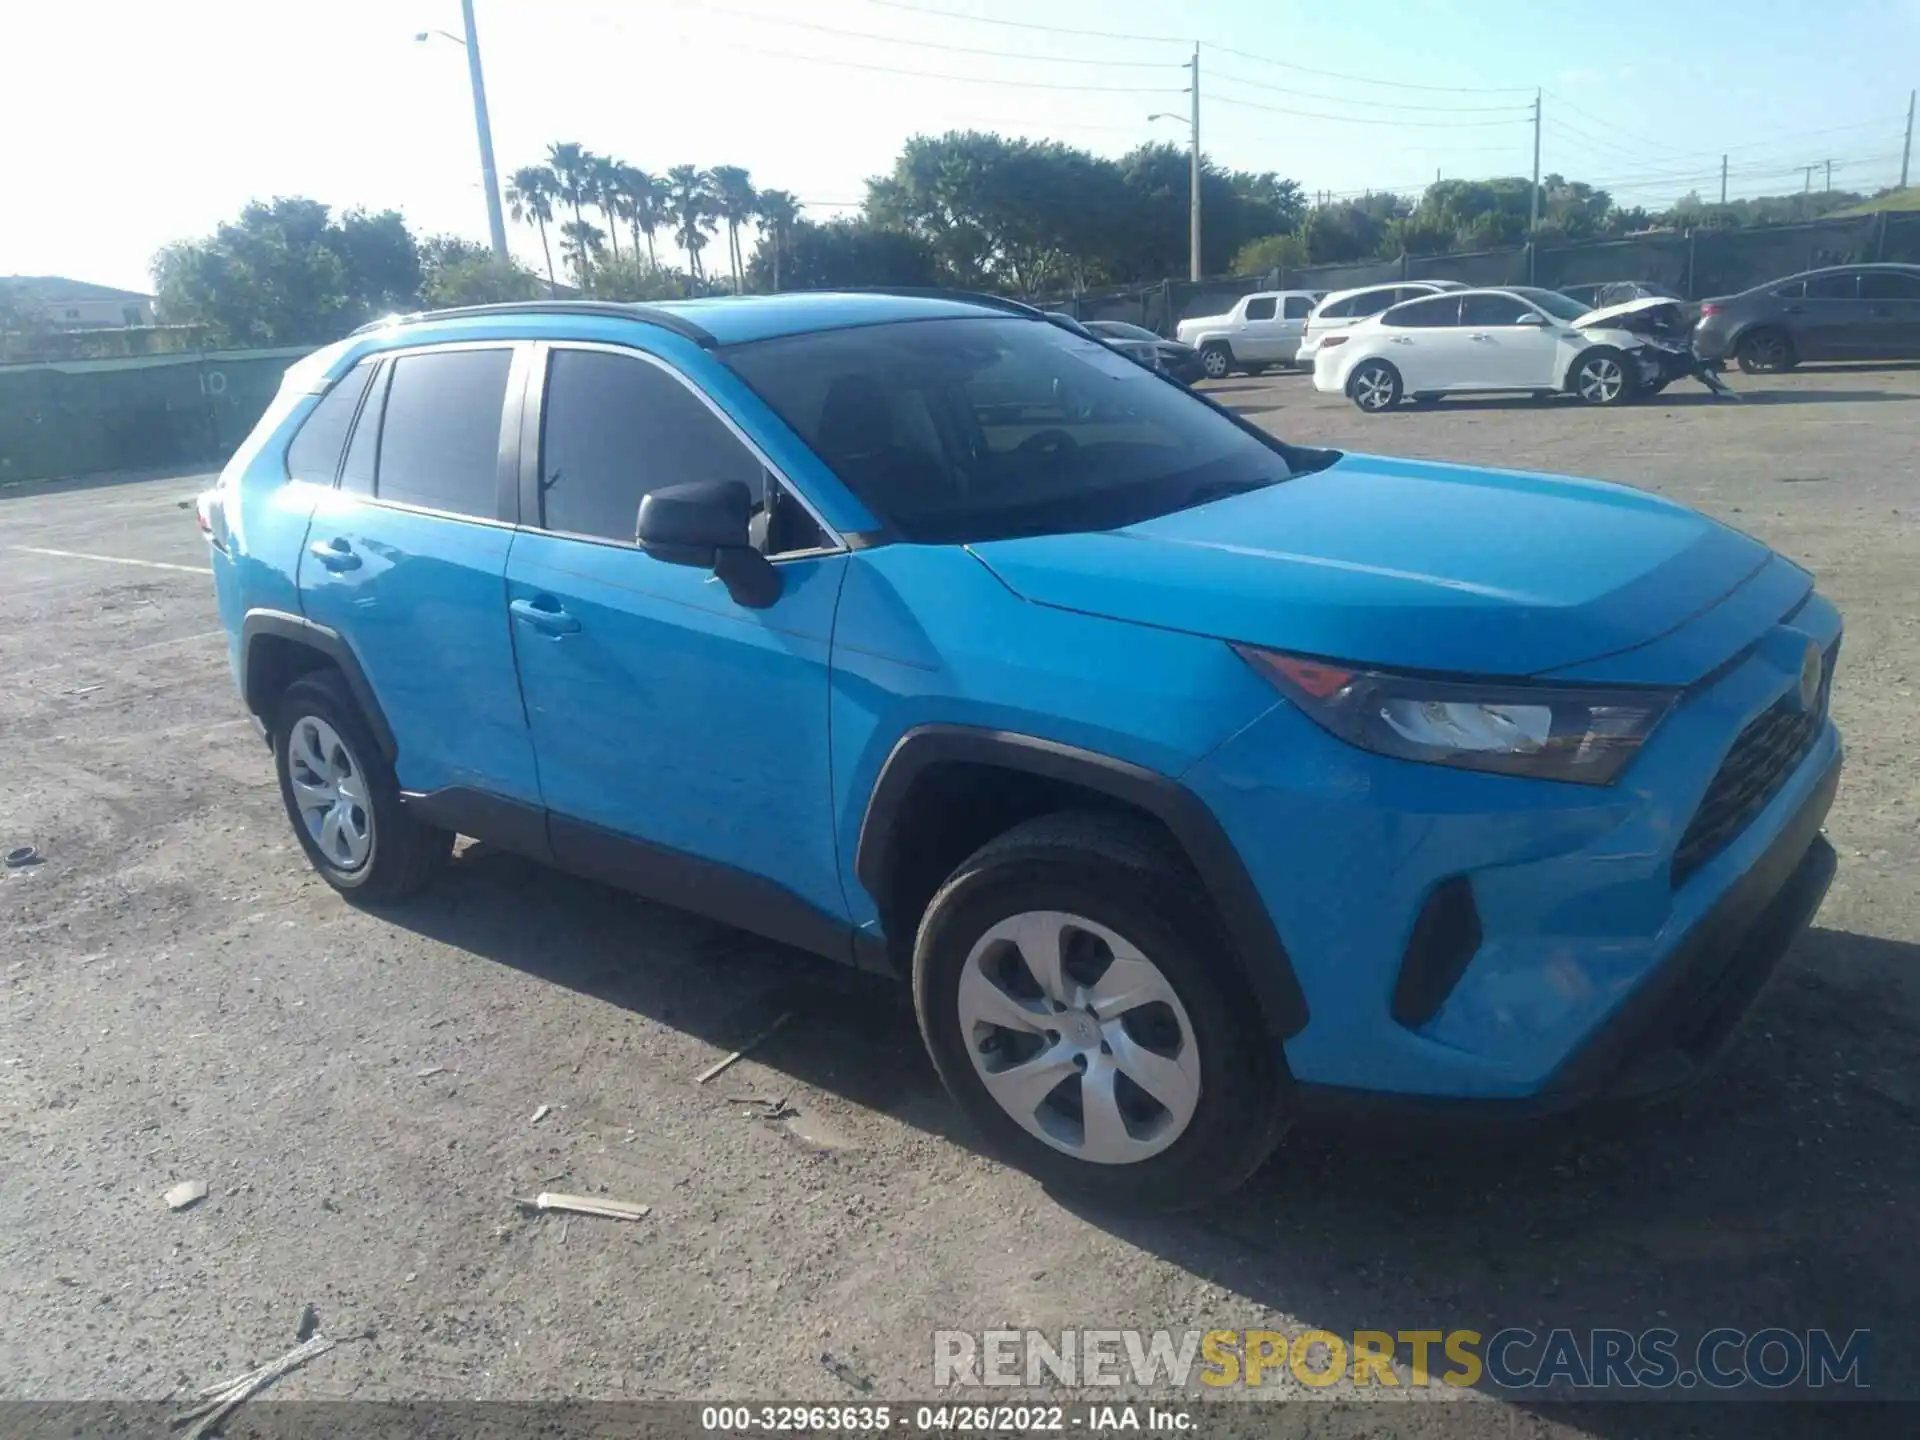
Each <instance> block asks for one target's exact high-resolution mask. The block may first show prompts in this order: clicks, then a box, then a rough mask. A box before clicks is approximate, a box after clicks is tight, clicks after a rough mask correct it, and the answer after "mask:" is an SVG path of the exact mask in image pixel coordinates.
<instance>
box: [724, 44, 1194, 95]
mask: <svg viewBox="0 0 1920 1440" xmlns="http://www.w3.org/2000/svg"><path fill="white" fill-rule="evenodd" d="M700 43H702V44H703V45H717V46H719V47H720V48H722V49H726V50H736V51H739V52H741V53H742V54H746V55H764V56H767V57H769V58H771V59H774V60H798V61H801V62H803V63H805V64H809V65H832V66H835V67H836V68H838V69H841V70H871V71H874V72H876V73H878V74H881V75H911V76H914V77H916V78H918V79H921V80H951V81H953V82H954V83H956V84H960V85H1005V86H1011V87H1012V88H1014V89H1017V90H1073V91H1078V92H1080V93H1083V94H1087V93H1092V94H1105V95H1184V94H1186V93H1187V90H1186V87H1185V86H1179V87H1175V88H1155V87H1150V86H1139V85H1067V84H1062V83H1060V82H1058V81H1053V80H1000V79H995V78H992V77H990V76H986V75H954V74H950V73H948V72H947V71H943V70H910V69H908V68H906V67H905V66H901V65H875V64H871V63H869V62H866V61H862V60H830V59H828V58H827V57H826V56H824V55H802V54H799V53H797V52H795V51H792V50H766V49H762V48H761V47H760V46H758V45H742V44H740V43H739V42H737V41H734V40H729V39H726V38H724V37H723V38H721V39H717V40H716V39H713V38H711V37H706V38H703V39H702V40H701V42H700Z"/></svg>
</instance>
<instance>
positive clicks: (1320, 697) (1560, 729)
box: [1233, 645, 1675, 785]
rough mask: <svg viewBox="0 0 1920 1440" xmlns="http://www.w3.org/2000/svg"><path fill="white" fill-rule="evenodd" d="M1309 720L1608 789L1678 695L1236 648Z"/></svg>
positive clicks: (1431, 760) (1466, 760)
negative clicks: (1394, 668)
mask: <svg viewBox="0 0 1920 1440" xmlns="http://www.w3.org/2000/svg"><path fill="white" fill-rule="evenodd" d="M1233 648H1234V649H1235V650H1236V651H1237V652H1238V653H1239V655H1240V658H1241V659H1243V660H1245V661H1246V662H1247V663H1248V664H1249V665H1251V666H1253V668H1254V669H1255V670H1258V671H1259V672H1260V673H1261V674H1262V675H1264V676H1266V678H1267V679H1268V680H1270V681H1271V682H1272V683H1273V686H1274V688H1275V689H1277V690H1278V691H1279V692H1280V693H1281V694H1282V695H1284V696H1286V698H1287V699H1289V700H1291V701H1293V703H1294V704H1296V705H1298V706H1299V707H1300V708H1301V709H1302V710H1303V711H1305V712H1306V714H1307V716H1308V718H1310V719H1312V720H1313V721H1315V722H1316V723H1317V724H1319V725H1320V726H1321V727H1322V728H1323V729H1325V730H1327V731H1328V732H1330V733H1331V734H1334V735H1337V736H1339V737H1340V739H1342V740H1344V741H1346V742H1347V743H1348V744H1349V745H1357V746H1359V747H1360V748H1361V749H1363V750H1371V751H1373V752H1375V753H1376V754H1380V755H1393V756H1396V757H1398V758H1399V759H1402V760H1420V761H1424V762H1426V763H1427V764H1430V765H1455V766H1459V767H1461V768H1463V769H1468V770H1492V771H1494V772H1496V773H1498V774H1502V775H1525V776H1530V777H1532V778H1534V779H1537V780H1571V781H1574V782H1576V783H1578V784H1582V785H1610V784H1612V783H1613V782H1614V780H1616V779H1617V778H1619V775H1620V772H1621V771H1622V770H1624V769H1626V767H1627V764H1628V762H1630V761H1631V760H1632V759H1633V757H1634V756H1635V755H1636V754H1638V753H1639V750H1640V747H1641V745H1643V744H1644V743H1646V739H1647V737H1648V736H1649V735H1651V734H1652V733H1653V728H1654V726H1656V725H1658V724H1659V723H1660V721H1661V719H1662V718H1663V717H1664V716H1665V715H1666V713H1667V711H1668V710H1670V709H1672V708H1673V703H1674V699H1675V695H1674V693H1673V692H1671V691H1665V690H1594V689H1576V688H1571V687H1567V686H1560V685H1500V684H1492V683H1487V684H1482V683H1479V682H1475V681H1452V680H1430V679H1425V678H1423V677H1420V676H1417V675H1394V674H1389V673H1386V672H1384V671H1379V670H1355V669H1350V668H1347V667H1345V666H1341V665H1337V664H1334V663H1332V662H1329V661H1324V660H1307V659H1302V658H1301V657H1299V656H1297V655H1284V654H1281V653H1279V652H1278V651H1274V650H1260V649H1256V648H1255V647H1253V646H1251V645H1235V646H1234V647H1233Z"/></svg>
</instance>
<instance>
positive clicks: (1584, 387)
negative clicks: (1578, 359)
mask: <svg viewBox="0 0 1920 1440" xmlns="http://www.w3.org/2000/svg"><path fill="white" fill-rule="evenodd" d="M1626 378H1627V377H1626V374H1625V373H1624V372H1623V371H1622V370H1621V369H1620V362H1619V361H1617V360H1609V359H1607V358H1606V356H1604V355H1603V356H1601V357H1600V358H1599V359H1598V360H1589V361H1587V363H1586V364H1584V365H1582V366H1581V367H1580V398H1581V399H1582V400H1595V401H1605V400H1611V399H1613V397H1614V396H1616V395H1618V394H1619V393H1620V387H1621V386H1622V385H1624V384H1625V383H1626Z"/></svg>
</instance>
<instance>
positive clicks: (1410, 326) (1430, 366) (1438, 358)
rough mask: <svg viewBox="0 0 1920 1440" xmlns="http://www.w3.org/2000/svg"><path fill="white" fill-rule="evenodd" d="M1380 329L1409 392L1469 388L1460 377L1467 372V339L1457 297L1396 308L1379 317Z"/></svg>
mask: <svg viewBox="0 0 1920 1440" xmlns="http://www.w3.org/2000/svg"><path fill="white" fill-rule="evenodd" d="M1380 327H1381V335H1382V336H1383V337H1384V338H1385V341H1386V344H1385V345H1384V346H1383V347H1382V349H1383V351H1384V353H1385V355H1386V358H1387V359H1388V360H1389V361H1391V362H1392V363H1393V368H1394V369H1396V370H1398V371H1399V372H1400V384H1401V388H1402V389H1403V390H1404V391H1406V393H1408V394H1409V395H1411V394H1414V393H1416V392H1420V391H1439V390H1451V389H1461V388H1470V386H1469V383H1468V382H1466V381H1464V380H1463V379H1462V378H1461V377H1462V376H1463V375H1464V374H1465V372H1466V370H1467V369H1468V365H1467V356H1466V355H1465V354H1464V353H1463V352H1464V351H1465V348H1466V345H1467V339H1466V334H1465V332H1464V331H1462V330H1461V329H1460V301H1459V299H1458V298H1457V297H1456V296H1452V295H1435V296H1433V297H1432V298H1430V299H1426V300H1415V301H1412V302H1411V303H1409V304H1406V305H1396V306H1395V307H1394V308H1393V309H1391V310H1389V311H1387V312H1386V313H1385V314H1384V315H1382V316H1381V317H1380Z"/></svg>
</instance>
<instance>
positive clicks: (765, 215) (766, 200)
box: [757, 190, 800, 290]
mask: <svg viewBox="0 0 1920 1440" xmlns="http://www.w3.org/2000/svg"><path fill="white" fill-rule="evenodd" d="M757 209H758V213H759V217H760V225H761V241H760V249H761V250H762V251H764V252H766V253H767V254H768V255H769V256H770V257H771V260H772V264H771V267H770V269H771V272H772V274H771V278H772V282H773V283H772V285H771V287H770V288H772V289H774V290H778V289H779V288H780V259H781V256H782V255H783V254H785V253H786V250H787V247H788V244H789V241H790V239H791V237H792V234H793V227H794V226H795V225H796V224H798V223H799V220H800V202H799V201H798V200H796V199H794V198H793V192H792V191H791V190H762V191H761V192H760V195H759V201H758V205H757Z"/></svg>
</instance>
